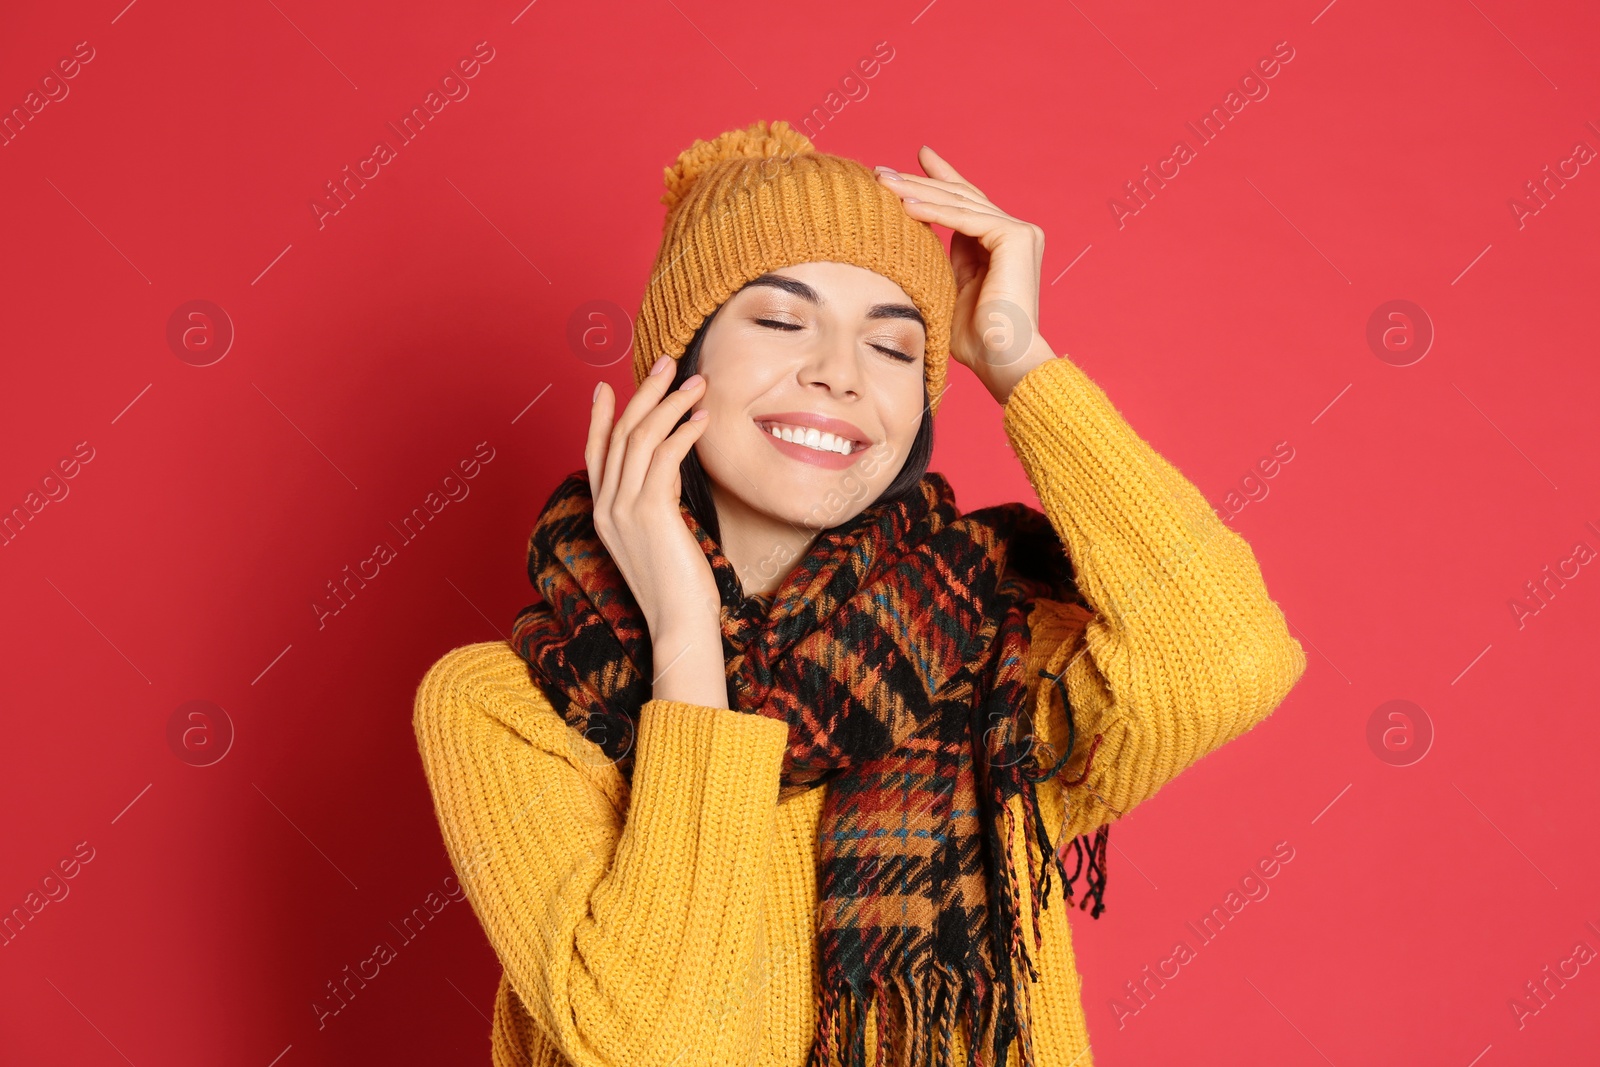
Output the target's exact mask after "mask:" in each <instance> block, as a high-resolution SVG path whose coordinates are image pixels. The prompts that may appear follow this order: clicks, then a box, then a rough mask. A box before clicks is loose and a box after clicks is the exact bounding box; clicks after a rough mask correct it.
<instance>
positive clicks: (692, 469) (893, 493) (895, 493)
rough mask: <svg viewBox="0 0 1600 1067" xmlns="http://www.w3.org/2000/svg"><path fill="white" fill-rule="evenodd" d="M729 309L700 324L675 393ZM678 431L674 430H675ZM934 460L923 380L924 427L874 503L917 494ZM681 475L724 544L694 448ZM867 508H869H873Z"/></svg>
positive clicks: (681, 363) (693, 506) (689, 502)
mask: <svg viewBox="0 0 1600 1067" xmlns="http://www.w3.org/2000/svg"><path fill="white" fill-rule="evenodd" d="M726 306H727V305H726V304H722V305H719V306H718V308H717V310H716V311H713V312H712V313H711V314H709V315H707V316H706V318H705V321H704V322H702V323H701V324H700V328H699V329H698V330H696V331H695V332H694V337H693V338H691V339H690V341H689V344H688V347H686V348H685V349H684V350H683V355H682V356H681V357H679V359H678V361H677V363H678V367H677V372H676V373H675V374H674V375H673V379H672V386H671V388H672V389H676V388H677V387H678V386H679V385H681V384H682V383H683V380H684V379H685V378H687V377H689V376H690V375H691V374H694V373H695V372H696V371H697V370H698V369H699V367H700V346H701V344H702V343H703V342H704V341H705V336H706V330H707V329H709V328H710V326H711V321H712V320H713V319H715V318H716V317H717V314H718V312H720V311H721V310H722V308H723V307H726ZM688 418H689V416H688V414H687V413H686V414H685V415H684V416H683V418H682V419H679V420H678V423H677V425H678V426H681V425H683V423H684V422H685V421H686V420H687V419H688ZM676 428H677V427H676V426H675V427H674V429H676ZM932 459H933V413H932V412H931V411H930V410H929V405H928V386H927V379H926V378H924V379H923V386H922V423H921V425H920V426H918V427H917V436H916V438H915V439H914V440H913V441H912V442H911V448H910V450H909V451H907V452H906V460H905V464H904V465H903V466H901V468H900V473H899V474H897V475H895V478H894V481H892V482H890V483H889V484H888V486H887V487H885V489H884V490H883V492H882V493H879V494H878V499H877V500H875V501H873V503H874V504H878V503H894V502H896V501H899V500H901V499H903V498H905V497H908V496H910V495H911V494H912V493H914V492H916V490H917V485H918V484H919V483H920V482H921V481H922V476H923V475H924V474H926V473H927V472H928V463H929V462H930V461H931V460H932ZM679 471H680V478H681V481H682V483H683V493H682V500H683V503H684V505H685V506H686V507H688V509H689V510H690V511H691V512H692V513H693V514H694V517H695V518H696V519H698V520H699V522H700V525H702V526H704V527H705V528H706V530H707V532H708V533H710V534H711V536H712V537H714V538H716V539H717V541H718V542H720V541H721V540H722V531H721V528H720V525H719V524H718V522H717V509H716V505H715V504H714V503H713V501H712V499H711V479H710V477H709V476H707V474H706V471H705V468H704V467H702V466H701V465H700V457H699V456H697V455H696V454H695V450H694V449H692V448H691V449H690V450H689V454H688V455H687V456H685V457H684V458H683V463H682V464H681V466H680V467H679ZM868 506H869V507H870V506H871V505H868Z"/></svg>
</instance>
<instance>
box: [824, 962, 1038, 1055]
mask: <svg viewBox="0 0 1600 1067" xmlns="http://www.w3.org/2000/svg"><path fill="white" fill-rule="evenodd" d="M867 983H868V985H869V988H866V989H862V988H858V987H857V986H856V985H853V984H850V983H840V984H839V985H838V986H837V987H834V988H827V989H824V991H823V994H822V998H821V1003H820V1004H819V1005H818V1007H817V1025H816V1030H815V1033H814V1035H813V1040H812V1042H811V1051H810V1054H809V1055H808V1057H807V1059H806V1067H834V1065H835V1064H837V1065H838V1067H869V1065H868V1064H867V1019H868V1016H869V1015H870V1016H871V1018H872V1023H873V1027H874V1030H875V1036H876V1048H875V1050H874V1052H875V1055H874V1056H873V1062H872V1064H871V1067H958V1065H957V1063H956V1047H955V1035H956V1028H957V1026H960V1027H961V1030H962V1036H963V1038H964V1039H965V1044H966V1048H967V1055H966V1058H965V1061H964V1067H1006V1062H1007V1053H1008V1051H1009V1046H1010V1040H1009V1038H1008V1039H1007V1040H1006V1041H1005V1042H1003V1043H1002V1042H998V1041H997V1040H996V1038H997V1037H999V1036H1000V1035H1003V1034H1006V1033H1007V1031H1008V1030H1009V1029H1010V1028H1009V1027H1008V1026H1007V1025H1006V1021H1005V1016H1006V1015H1007V1010H1006V1009H1007V1008H1008V1007H1009V997H1007V996H1006V994H1005V990H1004V987H1002V986H1001V985H1000V984H999V983H998V982H988V981H986V980H984V979H981V978H980V979H978V981H977V982H976V983H974V981H973V979H972V976H970V975H964V974H960V973H958V972H957V971H956V970H954V969H952V968H950V967H947V966H946V965H944V964H939V965H937V966H936V967H935V969H934V974H933V979H932V981H929V982H926V983H920V984H919V983H916V982H913V981H911V979H910V977H909V976H908V975H906V974H904V973H899V974H895V975H893V976H885V977H880V978H876V979H873V978H869V979H867ZM1017 1036H1018V1038H1019V1040H1024V1039H1023V1038H1022V1037H1021V1035H1017ZM1021 1062H1022V1063H1025V1064H1029V1065H1031V1064H1032V1063H1033V1062H1034V1061H1033V1055H1032V1043H1031V1041H1026V1042H1025V1044H1024V1051H1023V1054H1022V1057H1021Z"/></svg>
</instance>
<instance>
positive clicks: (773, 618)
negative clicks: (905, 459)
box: [511, 470, 1107, 1067]
mask: <svg viewBox="0 0 1600 1067" xmlns="http://www.w3.org/2000/svg"><path fill="white" fill-rule="evenodd" d="M919 488H920V492H919V493H917V494H913V495H912V497H911V499H910V500H908V501H901V502H898V503H879V504H874V505H872V506H871V507H868V508H867V509H865V510H864V511H863V512H861V513H860V514H859V515H857V516H856V517H855V518H854V519H852V520H850V521H848V522H846V523H844V524H842V525H840V526H836V527H833V528H831V529H828V530H825V531H823V532H822V533H821V534H820V535H819V536H818V537H817V539H816V541H815V543H814V544H813V546H812V548H811V550H810V552H809V553H808V554H807V555H806V557H805V558H804V559H802V560H801V561H800V563H799V564H797V565H796V566H795V568H794V569H793V570H792V571H791V572H790V573H789V575H788V576H787V577H786V578H785V580H784V582H783V584H782V585H781V587H780V588H779V589H778V590H777V591H776V592H775V593H774V594H773V596H772V597H771V599H770V601H768V600H767V599H764V598H760V597H746V596H745V595H744V593H743V590H742V588H741V585H740V582H739V579H738V576H737V575H736V573H735V572H734V569H733V566H732V564H730V563H729V561H728V559H727V558H726V557H725V556H724V555H723V554H722V551H721V549H720V548H719V547H718V545H717V543H716V542H715V541H714V540H713V539H712V538H711V537H710V535H709V534H708V533H707V532H706V530H705V529H704V527H703V526H702V525H701V524H700V523H699V522H698V521H697V520H696V519H695V517H694V515H693V514H692V513H691V512H690V511H689V509H688V508H687V507H686V506H684V507H682V508H681V511H682V514H683V518H684V521H685V522H686V523H687V524H688V525H689V528H690V530H691V532H692V533H693V534H694V535H695V537H696V538H697V539H698V541H699V543H700V545H701V548H702V549H703V550H704V551H705V553H706V558H707V560H708V562H709V563H710V564H711V568H712V573H713V575H714V577H715V579H716V583H717V588H718V591H719V593H720V595H721V598H722V636H723V652H724V659H725V661H726V664H727V677H728V698H729V706H730V707H731V708H733V709H735V710H737V711H741V712H747V713H750V714H756V715H766V716H770V717H772V718H776V719H779V720H782V721H783V722H786V723H787V724H788V726H789V737H790V740H789V750H788V753H787V755H786V756H785V759H784V765H783V772H782V778H781V780H780V787H779V795H780V797H785V796H789V795H792V794H793V793H796V792H799V791H803V790H806V789H810V788H814V787H816V786H817V785H820V784H823V783H826V784H827V786H828V790H827V793H826V795H825V797H824V800H823V809H822V814H821V819H820V823H819V827H820V828H819V835H820V838H821V839H820V841H819V842H818V868H817V869H818V887H817V889H818V902H819V904H818V909H817V931H816V936H817V947H818V956H819V961H820V969H821V983H820V987H819V988H818V990H817V998H818V1003H817V1008H818V1011H817V1032H816V1037H815V1040H814V1042H813V1046H812V1053H811V1063H812V1065H813V1067H816V1065H818V1064H823V1063H826V1062H827V1060H828V1056H829V1054H830V1053H831V1054H832V1055H835V1056H837V1057H838V1058H839V1059H840V1061H841V1062H842V1063H844V1064H846V1065H851V1067H853V1065H856V1064H862V1063H864V1060H865V1025H866V1021H865V1014H864V1013H865V1012H867V1011H872V1012H874V1013H875V1022H876V1027H877V1031H878V1033H879V1035H880V1040H879V1044H880V1049H881V1051H882V1055H884V1056H892V1057H893V1062H895V1063H910V1064H918V1065H920V1064H930V1065H931V1064H943V1063H948V1062H949V1056H950V1054H951V1048H952V1046H951V1032H952V1030H953V1028H954V1027H955V1026H957V1025H961V1026H963V1027H964V1028H965V1031H966V1034H967V1035H968V1038H967V1039H968V1047H969V1048H970V1049H972V1051H973V1054H974V1055H975V1056H976V1057H977V1058H978V1059H979V1062H985V1063H995V1064H999V1065H1003V1064H1004V1063H1005V1056H1006V1050H1007V1048H1008V1047H1009V1046H1010V1044H1011V1041H1012V1039H1013V1038H1015V1039H1017V1043H1018V1050H1019V1052H1020V1056H1021V1060H1022V1062H1023V1063H1024V1064H1027V1065H1030V1067H1031V1065H1032V1064H1033V1062H1034V1061H1033V1054H1032V1044H1031V1041H1030V1039H1029V1026H1028V1023H1029V1009H1028V1005H1027V994H1026V984H1027V983H1026V982H1022V983H1021V984H1020V985H1019V979H1024V978H1025V979H1027V980H1028V981H1032V980H1037V974H1036V972H1035V970H1034V966H1033V962H1032V952H1030V949H1029V947H1028V946H1027V945H1026V944H1024V940H1025V939H1024V937H1023V935H1022V922H1021V916H1020V912H1019V907H1020V899H1019V895H1018V894H1019V890H1018V883H1017V872H1016V871H1015V870H1013V868H1012V864H1011V853H1010V849H1009V848H1008V847H1007V846H1006V843H1007V842H1009V841H1010V840H1011V826H1010V817H1011V816H1010V810H1009V808H1008V807H1007V803H1008V801H1009V800H1010V799H1011V798H1013V797H1019V796H1020V797H1021V798H1022V803H1021V809H1022V812H1023V816H1024V818H1025V819H1026V821H1027V826H1026V839H1027V841H1028V843H1029V849H1028V851H1029V859H1030V863H1029V864H1028V867H1029V869H1028V871H1027V876H1028V880H1029V888H1030V891H1031V894H1032V902H1033V907H1034V913H1035V914H1037V913H1038V911H1039V909H1041V908H1042V907H1043V902H1044V899H1045V898H1046V896H1047V894H1048V892H1049V878H1050V870H1051V868H1052V867H1054V868H1055V869H1056V870H1058V871H1059V872H1060V873H1061V876H1062V879H1063V883H1064V884H1065V886H1066V887H1067V897H1068V899H1071V885H1072V881H1073V880H1074V879H1075V878H1076V877H1077V875H1078V873H1079V872H1080V871H1082V869H1083V868H1084V866H1085V860H1087V866H1088V868H1089V872H1088V875H1089V876H1088V879H1087V885H1088V894H1089V896H1091V897H1093V898H1094V899H1095V909H1094V911H1093V912H1092V914H1093V915H1095V916H1098V915H1099V913H1100V910H1101V908H1102V907H1103V902H1102V901H1101V900H1100V895H1101V894H1102V893H1103V891H1104V885H1105V879H1104V856H1105V853H1104V846H1105V837H1106V829H1107V828H1106V827H1102V828H1100V830H1099V831H1098V832H1097V833H1096V834H1095V835H1094V840H1093V841H1092V842H1090V841H1088V837H1089V835H1085V836H1084V838H1080V839H1077V840H1075V841H1074V842H1073V845H1074V846H1075V847H1076V848H1077V850H1078V853H1079V860H1080V862H1079V864H1078V867H1079V871H1074V873H1073V875H1072V877H1070V878H1069V877H1068V876H1067V874H1066V871H1065V868H1064V866H1063V864H1062V862H1061V858H1060V855H1059V854H1058V852H1057V850H1056V849H1055V848H1054V847H1053V846H1052V844H1051V842H1050V839H1049V833H1048V831H1047V829H1046V827H1045V825H1044V822H1043V820H1042V819H1041V818H1040V813H1039V806H1038V800H1037V797H1036V794H1035V789H1034V783H1035V782H1037V781H1039V780H1042V779H1043V778H1045V777H1046V776H1048V775H1053V774H1056V773H1058V772H1059V771H1060V769H1061V768H1062V767H1064V766H1065V764H1066V762H1067V760H1068V758H1069V757H1070V756H1071V755H1072V752H1071V743H1070V741H1069V745H1068V751H1067V752H1065V753H1062V754H1060V756H1059V758H1057V757H1056V754H1055V753H1051V752H1048V751H1045V750H1044V749H1043V747H1042V746H1039V745H1038V744H1037V742H1036V739H1035V737H1034V735H1033V732H1032V729H1031V722H1030V721H1029V712H1028V700H1027V695H1028V687H1027V684H1026V679H1025V678H1024V671H1025V670H1026V667H1027V664H1028V650H1029V643H1030V633H1029V628H1028V621H1027V620H1028V612H1029V609H1030V607H1031V604H1032V603H1033V601H1034V599H1035V598H1039V597H1049V598H1052V599H1057V600H1073V601H1076V602H1078V603H1080V604H1081V603H1083V601H1082V598H1081V597H1080V596H1079V595H1078V592H1077V588H1076V584H1075V581H1074V573H1073V569H1072V565H1071V562H1070V560H1069V559H1068V557H1067V554H1066V552H1065V550H1064V549H1063V548H1062V545H1061V541H1060V539H1059V538H1058V536H1057V535H1056V533H1055V531H1054V530H1053V529H1052V528H1051V526H1050V524H1049V520H1048V519H1047V518H1046V517H1045V515H1044V514H1043V513H1041V512H1040V511H1038V510H1037V509H1034V508H1031V507H1027V506H1025V505H1023V504H1019V503H1011V504H1001V505H997V506H994V507H989V508H984V509H982V510H979V511H974V512H972V513H970V514H968V515H964V516H963V515H961V513H960V512H959V510H958V509H957V507H956V504H955V495H954V493H953V491H952V490H951V488H950V485H949V482H948V481H947V480H946V479H945V477H944V476H943V475H941V474H937V473H929V474H927V475H925V476H924V477H923V480H922V483H921V485H920V487H919ZM593 507H594V502H593V498H592V497H591V495H590V489H589V480H588V473H587V472H586V471H582V470H580V471H576V472H574V473H573V474H571V475H568V477H567V478H566V479H565V480H564V481H562V483H561V484H560V485H559V486H557V488H556V489H555V491H554V492H553V493H552V494H551V496H550V499H549V501H548V502H547V503H546V504H545V507H544V510H543V511H542V513H541V514H540V517H539V520H538V522H537V524H536V525H535V527H534V530H533V532H532V534H531V536H530V537H529V543H528V576H529V578H530V579H531V580H532V582H533V584H534V586H535V587H536V588H537V590H538V592H539V594H540V597H541V600H540V601H538V602H535V603H534V604H531V605H529V606H528V607H526V608H524V609H523V610H522V611H521V612H519V613H518V615H517V617H516V621H515V624H514V626H513V631H512V638H511V644H512V647H514V648H515V649H516V650H517V652H518V653H519V654H520V655H521V656H522V657H523V659H525V660H526V661H527V662H528V665H529V672H530V675H531V677H532V678H533V680H534V682H535V683H537V684H538V685H539V686H540V688H541V689H542V690H543V691H544V693H545V694H546V696H547V697H548V698H549V699H550V702H551V704H552V705H553V706H554V707H555V708H556V710H557V711H558V712H560V714H561V715H562V717H563V718H564V719H566V721H567V722H568V723H569V724H570V725H571V726H572V727H573V728H574V729H576V730H578V731H580V732H581V733H582V734H583V735H584V736H585V737H588V738H589V739H590V740H592V741H594V742H595V743H596V744H597V745H599V747H600V748H601V749H602V750H603V751H604V752H605V753H606V754H607V756H608V757H610V758H611V759H612V760H613V761H614V762H615V764H616V766H617V768H618V769H619V771H621V773H622V774H623V775H625V776H627V777H628V778H629V779H630V780H631V777H632V771H633V738H634V735H635V731H636V729H637V715H638V712H639V709H640V708H641V707H642V706H643V704H644V703H645V702H646V701H648V700H649V699H650V698H651V686H650V681H649V679H650V678H651V676H652V671H651V669H650V667H651V653H650V635H649V632H648V630H647V628H646V626H645V623H644V620H643V618H642V616H641V614H640V612H639V608H638V605H637V603H636V601H635V600H634V598H633V595H632V593H631V591H630V590H629V589H628V586H627V583H626V582H625V581H624V580H623V578H622V576H621V573H620V572H619V571H618V570H617V568H616V565H615V563H614V562H613V561H612V559H611V557H610V555H609V553H608V552H607V551H606V550H605V546H604V545H603V544H602V543H601V542H600V539H599V537H598V535H597V534H596V533H595V529H594V522H593ZM1062 696H1063V699H1065V687H1062ZM1068 716H1069V720H1070V717H1071V709H1070V708H1068ZM1036 749H1037V750H1038V751H1036ZM1035 849H1037V852H1035ZM1036 857H1037V859H1038V860H1039V869H1038V870H1037V871H1036V870H1035V869H1034V867H1033V863H1032V860H1033V859H1034V858H1036ZM1084 903H1085V904H1087V903H1088V899H1087V898H1086V899H1085V900H1084ZM1037 938H1038V931H1037V929H1036V930H1035V944H1034V946H1033V951H1037V949H1038V944H1037Z"/></svg>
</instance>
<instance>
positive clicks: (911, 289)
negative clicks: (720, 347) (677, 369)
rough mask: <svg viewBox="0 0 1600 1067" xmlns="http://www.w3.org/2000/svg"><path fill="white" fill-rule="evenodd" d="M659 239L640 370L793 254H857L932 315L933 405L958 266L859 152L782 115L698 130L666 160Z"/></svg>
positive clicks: (637, 349)
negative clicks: (846, 152) (825, 147)
mask: <svg viewBox="0 0 1600 1067" xmlns="http://www.w3.org/2000/svg"><path fill="white" fill-rule="evenodd" d="M666 185H667V193H666V195H665V196H663V197H662V198H661V202H662V203H663V204H665V205H667V218H666V222H665V224H664V225H663V235H662V240H661V248H660V250H659V251H658V252H657V253H656V261H655V265H654V267H653V268H652V269H651V272H650V283H649V285H647V286H646V287H645V292H644V300H643V302H642V304H641V306H640V308H639V317H638V320H637V322H636V323H635V330H634V346H633V375H634V380H635V381H636V382H642V381H643V380H644V379H645V377H646V376H647V375H648V374H649V372H650V366H651V364H653V363H654V362H655V361H656V360H657V359H658V358H660V357H661V356H662V355H668V356H671V357H672V358H673V359H678V358H679V357H681V356H682V355H683V351H684V349H685V348H686V347H687V346H688V344H689V341H690V340H692V339H693V337H694V334H695V331H696V330H698V329H699V328H700V325H701V323H703V322H704V321H705V319H706V317H707V316H708V315H710V314H711V313H712V312H713V311H715V310H716V309H717V308H718V307H720V306H721V305H722V303H723V302H724V301H726V300H727V299H728V298H729V297H730V296H732V295H733V294H734V293H735V292H737V291H738V290H739V289H740V288H741V287H742V286H743V285H744V284H745V283H746V282H748V281H750V280H751V279H752V278H756V277H759V276H760V275H762V274H765V273H766V272H767V271H770V270H776V269H778V268H780V267H786V266H790V265H792V264H795V263H807V262H811V261H813V260H827V261H832V262H838V263H853V264H855V265H856V266H860V267H866V268H867V269H868V270H872V271H876V272H877V273H879V274H881V275H883V276H884V277H886V278H888V279H890V280H891V281H893V282H895V283H896V284H898V285H899V286H900V288H902V289H904V290H905V291H906V295H908V296H910V297H911V302H912V303H913V304H915V305H916V307H917V310H919V311H921V312H922V317H923V318H924V319H925V320H926V321H927V324H928V339H927V345H926V349H925V352H926V367H925V370H926V382H927V386H928V409H929V412H930V413H932V412H936V411H937V410H938V407H939V398H940V395H941V394H942V393H943V392H944V388H945V371H946V368H947V366H948V364H949V358H950V319H951V315H952V313H953V312H954V309H955V303H956V283H955V274H954V273H953V272H952V270H951V268H950V259H949V257H948V256H947V255H946V254H945V250H944V244H943V242H942V241H940V240H939V237H938V235H937V234H935V233H934V232H933V228H932V227H931V226H930V225H929V224H928V223H926V222H919V221H917V220H916V219H914V218H912V217H911V216H910V215H908V214H906V210H905V208H904V207H903V206H902V205H901V202H900V198H899V197H898V196H896V195H895V194H894V193H892V192H890V191H889V190H888V189H885V188H884V187H883V186H882V185H881V184H879V182H878V179H877V178H876V177H875V176H874V175H873V173H872V171H870V170H868V169H867V168H866V167H865V166H863V165H862V164H860V163H858V162H857V161H855V160H853V159H846V158H843V157H841V156H834V155H829V154H827V153H824V152H818V151H817V150H816V149H815V148H813V147H812V144H811V141H810V140H809V139H808V138H807V137H806V136H805V135H804V134H802V133H800V132H799V131H798V130H795V129H792V128H790V126H789V124H788V123H787V122H783V121H782V120H778V121H775V122H767V121H766V120H758V121H756V122H754V123H752V124H751V125H750V126H748V127H746V128H745V129H742V130H740V129H736V130H729V131H727V132H726V133H723V134H721V135H720V136H718V137H717V138H716V139H715V140H713V141H703V140H696V141H695V143H694V144H693V145H691V146H689V147H688V148H686V149H684V150H683V152H682V153H680V154H679V156H678V161H677V163H676V164H674V165H673V166H670V167H668V168H666Z"/></svg>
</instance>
